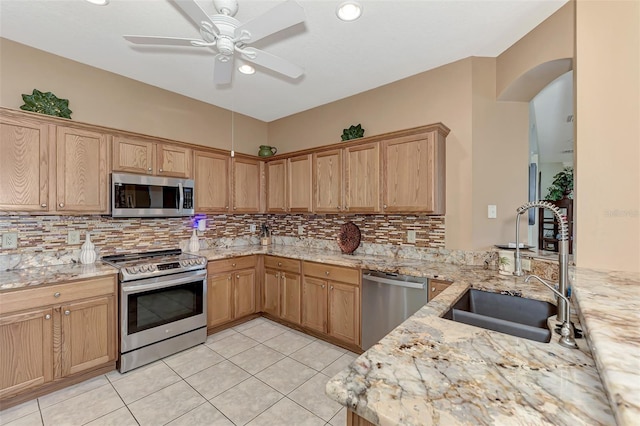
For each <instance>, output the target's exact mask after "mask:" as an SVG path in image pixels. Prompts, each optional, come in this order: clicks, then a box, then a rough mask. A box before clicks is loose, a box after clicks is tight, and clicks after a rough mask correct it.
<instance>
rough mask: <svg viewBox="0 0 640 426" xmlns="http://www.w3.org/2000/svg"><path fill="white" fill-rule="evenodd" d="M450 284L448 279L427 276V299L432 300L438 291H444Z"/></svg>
mask: <svg viewBox="0 0 640 426" xmlns="http://www.w3.org/2000/svg"><path fill="white" fill-rule="evenodd" d="M450 285H451V282H450V281H444V280H437V279H434V278H429V299H428V300H429V301H431V300H433V298H434V297H436V296H438V295H439V294H440V293H442V292H443V291H445V290H446V289H448V288H449V286H450Z"/></svg>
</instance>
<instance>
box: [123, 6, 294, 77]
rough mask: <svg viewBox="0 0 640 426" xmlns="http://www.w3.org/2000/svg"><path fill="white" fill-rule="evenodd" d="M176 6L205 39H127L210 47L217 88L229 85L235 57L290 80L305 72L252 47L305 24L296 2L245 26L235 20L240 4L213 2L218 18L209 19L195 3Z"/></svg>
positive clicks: (133, 36)
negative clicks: (279, 32) (236, 55)
mask: <svg viewBox="0 0 640 426" xmlns="http://www.w3.org/2000/svg"><path fill="white" fill-rule="evenodd" d="M169 1H171V2H172V3H175V5H176V6H178V7H179V8H180V9H182V11H183V12H184V13H185V14H186V15H187V16H188V17H189V18H190V19H191V21H193V23H194V24H195V25H196V27H197V28H198V29H199V30H200V35H201V36H202V39H193V38H177V37H156V36H135V35H126V36H124V38H125V39H126V40H128V41H130V42H131V43H134V44H142V45H157V46H191V47H209V48H214V49H215V50H217V52H218V54H217V55H216V57H215V65H214V70H213V81H214V83H215V84H228V83H230V82H231V77H232V74H233V62H234V54H235V53H238V54H239V55H240V56H241V57H242V59H244V60H246V61H249V62H252V63H254V64H256V65H259V66H262V67H265V68H268V69H270V70H273V71H275V72H277V73H279V74H283V75H285V76H287V77H291V78H298V77H300V76H301V75H302V74H303V72H304V69H303V68H302V67H300V66H298V65H296V64H294V63H292V62H289V61H287V60H286V59H283V58H281V57H279V56H275V55H273V54H271V53H268V52H265V51H264V50H260V49H256V48H254V47H249V46H248V45H249V44H251V43H254V42H256V41H258V40H261V39H263V38H265V37H267V36H270V35H271V34H274V33H277V32H278V31H282V30H284V29H286V28H289V27H291V26H293V25H296V24H299V23H301V22H304V18H305V16H304V9H302V6H300V5H299V4H298V3H296V1H295V0H287V1H285V2H284V3H281V4H280V5H278V6H276V7H274V8H273V9H270V10H269V11H267V12H266V13H264V14H263V15H260V16H258V17H256V18H254V19H252V20H250V21H247V22H245V23H241V22H240V21H238V20H237V19H235V18H234V16H235V14H236V13H237V12H238V2H237V0H213V4H214V6H215V8H216V10H217V11H218V14H215V15H211V16H209V15H207V13H206V12H205V11H204V10H202V8H201V7H200V6H199V5H198V4H197V3H196V2H195V0H169Z"/></svg>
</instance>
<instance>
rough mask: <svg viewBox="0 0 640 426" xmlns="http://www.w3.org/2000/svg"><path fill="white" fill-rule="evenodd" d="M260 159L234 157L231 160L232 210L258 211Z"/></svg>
mask: <svg viewBox="0 0 640 426" xmlns="http://www.w3.org/2000/svg"><path fill="white" fill-rule="evenodd" d="M261 164H264V163H262V162H261V161H260V160H254V159H252V158H245V157H234V158H233V159H232V161H231V174H232V182H231V187H232V188H233V190H232V206H233V208H232V212H233V213H260V200H261V197H260V194H261V185H260V177H261V175H262V173H261Z"/></svg>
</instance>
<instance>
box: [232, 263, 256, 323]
mask: <svg viewBox="0 0 640 426" xmlns="http://www.w3.org/2000/svg"><path fill="white" fill-rule="evenodd" d="M234 300H235V303H234V312H233V317H234V318H240V317H243V316H245V315H249V314H252V313H254V312H255V311H256V271H255V269H245V270H243V271H238V272H235V282H234Z"/></svg>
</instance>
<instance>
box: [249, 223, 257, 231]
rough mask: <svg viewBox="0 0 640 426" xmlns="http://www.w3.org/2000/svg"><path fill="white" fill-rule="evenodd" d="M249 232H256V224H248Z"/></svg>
mask: <svg viewBox="0 0 640 426" xmlns="http://www.w3.org/2000/svg"><path fill="white" fill-rule="evenodd" d="M249 232H256V225H254V224H251V225H249Z"/></svg>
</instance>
